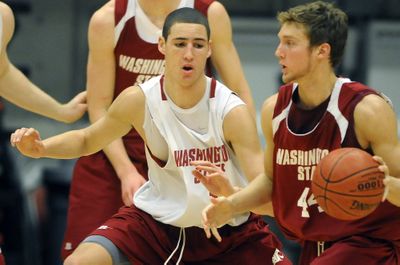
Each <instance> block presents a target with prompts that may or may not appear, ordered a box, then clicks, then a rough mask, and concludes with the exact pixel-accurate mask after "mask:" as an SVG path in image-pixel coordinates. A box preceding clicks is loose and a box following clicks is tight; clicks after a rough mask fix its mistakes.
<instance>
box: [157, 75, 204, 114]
mask: <svg viewBox="0 0 400 265" xmlns="http://www.w3.org/2000/svg"><path fill="white" fill-rule="evenodd" d="M206 84H207V82H206V77H205V75H203V76H202V77H201V78H199V79H198V80H197V81H196V82H195V83H193V84H190V85H182V84H179V82H176V81H174V80H171V79H169V78H168V77H166V76H164V91H165V93H167V95H168V97H169V98H170V99H171V100H172V101H173V102H174V104H175V105H177V106H178V107H180V108H182V109H189V108H192V107H194V106H195V105H196V104H197V103H198V102H199V101H200V100H201V99H202V97H203V96H204V92H205V90H206Z"/></svg>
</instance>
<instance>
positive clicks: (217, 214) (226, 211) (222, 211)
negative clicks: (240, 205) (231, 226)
mask: <svg viewBox="0 0 400 265" xmlns="http://www.w3.org/2000/svg"><path fill="white" fill-rule="evenodd" d="M210 201H211V204H209V205H208V206H207V207H206V208H204V209H203V211H202V222H203V229H204V232H205V233H206V236H207V238H211V234H212V235H213V236H214V237H215V238H216V239H217V240H218V242H221V241H222V238H221V236H220V235H219V233H218V230H217V228H219V227H222V226H223V225H225V224H226V223H228V222H229V220H231V219H232V218H233V206H232V202H231V201H230V200H229V198H227V197H224V196H220V197H218V198H214V197H210Z"/></svg>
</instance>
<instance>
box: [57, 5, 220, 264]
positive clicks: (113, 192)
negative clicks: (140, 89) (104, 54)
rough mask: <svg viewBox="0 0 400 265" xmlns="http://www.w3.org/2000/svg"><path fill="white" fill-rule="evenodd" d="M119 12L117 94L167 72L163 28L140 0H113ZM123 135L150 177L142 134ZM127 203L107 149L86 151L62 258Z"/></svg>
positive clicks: (72, 193)
mask: <svg viewBox="0 0 400 265" xmlns="http://www.w3.org/2000/svg"><path fill="white" fill-rule="evenodd" d="M211 3H212V0H181V2H180V4H179V7H194V8H196V9H198V10H199V11H201V12H202V13H203V14H205V15H206V13H207V9H208V7H209V5H210V4H211ZM114 18H115V30H114V32H115V48H114V54H115V62H116V69H115V71H116V72H115V87H114V98H116V97H117V96H118V95H119V94H120V93H121V92H122V91H123V90H124V89H126V88H127V87H130V86H133V85H135V84H139V83H142V82H144V81H146V80H148V79H149V78H151V77H153V76H156V75H159V74H161V73H163V71H164V60H163V55H162V54H161V53H160V52H159V51H158V46H157V41H158V37H159V36H160V34H161V30H160V29H159V28H157V27H156V26H155V25H154V24H152V22H151V21H150V19H149V18H148V17H147V16H146V15H145V13H144V12H143V11H142V10H141V8H140V6H139V5H138V2H137V0H114ZM122 139H123V143H124V146H125V149H126V151H127V153H128V155H129V158H130V160H131V161H132V163H133V164H134V165H135V167H136V169H137V170H138V172H139V173H140V174H141V175H142V176H144V177H145V178H147V163H146V157H145V151H144V143H143V140H142V139H141V137H140V136H139V135H138V133H137V132H136V131H135V130H133V129H132V130H131V131H130V132H129V133H128V134H127V135H126V136H124V137H123V138H122ZM122 205H123V202H122V199H121V182H120V180H119V178H118V176H117V175H116V173H115V170H114V168H113V167H112V165H111V163H110V162H109V160H108V158H107V156H106V155H105V154H104V152H102V151H100V152H97V153H95V154H93V155H89V156H85V157H81V158H80V159H79V160H78V162H77V163H76V165H75V168H74V173H73V178H72V183H71V189H70V196H69V207H68V217H67V228H66V232H65V237H64V242H63V246H62V257H63V259H65V258H66V257H67V256H68V255H69V254H70V253H72V251H73V250H74V249H75V248H76V247H77V246H78V244H79V243H80V242H81V241H82V240H83V239H84V238H85V237H86V236H87V235H88V234H89V233H90V232H91V231H93V230H94V229H96V228H97V227H99V226H100V225H101V224H102V223H104V221H106V220H107V219H108V218H109V217H111V216H112V215H113V214H115V213H116V212H117V210H118V209H119V208H120V207H121V206H122ZM88 213H90V214H88Z"/></svg>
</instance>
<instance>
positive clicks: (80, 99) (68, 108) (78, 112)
mask: <svg viewBox="0 0 400 265" xmlns="http://www.w3.org/2000/svg"><path fill="white" fill-rule="evenodd" d="M86 110H87V104H86V91H83V92H80V93H79V94H77V95H76V96H75V97H74V98H73V99H71V100H70V101H69V102H68V103H66V104H64V105H62V110H61V117H62V121H63V122H65V123H72V122H75V121H77V120H78V119H80V118H81V117H82V116H83V114H85V112H86Z"/></svg>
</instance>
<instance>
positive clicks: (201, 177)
mask: <svg viewBox="0 0 400 265" xmlns="http://www.w3.org/2000/svg"><path fill="white" fill-rule="evenodd" d="M192 174H193V176H194V177H195V179H196V180H197V181H200V182H201V183H202V184H206V183H207V178H206V177H205V176H204V175H203V174H201V173H200V172H199V171H197V170H192Z"/></svg>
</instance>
